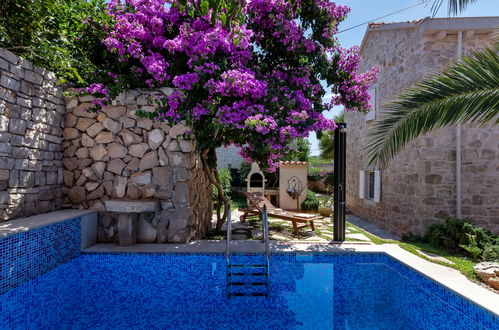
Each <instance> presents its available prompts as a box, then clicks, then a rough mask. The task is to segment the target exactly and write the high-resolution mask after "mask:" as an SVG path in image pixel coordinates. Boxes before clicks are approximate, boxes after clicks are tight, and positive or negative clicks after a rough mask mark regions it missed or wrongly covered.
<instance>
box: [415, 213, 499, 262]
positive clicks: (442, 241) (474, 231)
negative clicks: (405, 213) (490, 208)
mask: <svg viewBox="0 0 499 330" xmlns="http://www.w3.org/2000/svg"><path fill="white" fill-rule="evenodd" d="M424 240H425V241H427V242H429V243H430V244H432V245H434V246H436V247H441V248H444V249H447V250H452V251H456V252H464V253H467V254H468V255H470V256H471V257H472V258H473V259H474V260H477V259H482V260H486V261H490V260H498V259H499V237H498V236H497V235H494V234H492V233H491V232H489V231H488V230H485V229H483V228H480V227H476V226H475V225H473V224H472V223H470V222H468V221H465V220H462V219H457V218H452V217H449V218H447V219H446V220H445V222H444V223H439V224H433V225H431V226H430V227H428V231H427V232H426V235H425V236H424Z"/></svg>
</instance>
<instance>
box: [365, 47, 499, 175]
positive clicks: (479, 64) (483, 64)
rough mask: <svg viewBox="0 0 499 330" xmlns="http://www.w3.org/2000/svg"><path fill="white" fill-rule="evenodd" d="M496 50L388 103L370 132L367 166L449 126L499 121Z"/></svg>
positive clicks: (477, 54)
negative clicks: (416, 139)
mask: <svg viewBox="0 0 499 330" xmlns="http://www.w3.org/2000/svg"><path fill="white" fill-rule="evenodd" d="M497 49H498V48H497V47H495V48H494V49H484V50H483V51H480V52H475V53H474V54H473V55H472V56H471V57H469V56H466V57H463V59H462V60H460V61H459V62H456V63H454V64H452V65H451V66H449V67H448V68H447V69H446V70H445V71H443V72H442V73H440V74H438V75H435V76H432V77H430V78H427V79H425V80H423V81H422V82H420V83H417V84H416V85H415V87H413V88H410V89H408V90H406V91H405V92H403V93H402V94H401V95H400V96H399V97H398V99H397V100H395V101H392V102H389V103H388V104H387V105H386V110H384V111H383V112H382V113H381V115H380V117H379V118H378V119H377V120H376V121H375V122H374V125H373V127H372V128H371V130H370V132H369V137H368V141H370V142H369V143H368V145H367V160H368V161H369V164H370V165H377V166H386V165H387V164H388V162H389V161H390V160H391V159H392V158H393V157H394V156H395V154H396V153H397V152H398V151H400V150H401V149H402V148H403V147H404V146H405V144H407V143H408V142H410V141H412V140H414V139H415V138H417V137H419V136H421V135H424V134H426V133H428V132H430V131H434V130H436V129H439V128H442V127H444V126H447V125H452V124H462V123H465V122H466V123H472V124H478V125H483V124H485V123H488V122H492V124H493V125H497V124H499V119H498V114H499V55H498V53H497Z"/></svg>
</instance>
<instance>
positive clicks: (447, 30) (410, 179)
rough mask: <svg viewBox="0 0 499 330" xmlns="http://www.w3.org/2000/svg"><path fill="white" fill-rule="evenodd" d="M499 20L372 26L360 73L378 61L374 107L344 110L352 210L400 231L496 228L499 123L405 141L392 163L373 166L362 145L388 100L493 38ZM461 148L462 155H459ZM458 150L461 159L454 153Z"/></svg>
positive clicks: (439, 20)
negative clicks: (449, 224)
mask: <svg viewBox="0 0 499 330" xmlns="http://www.w3.org/2000/svg"><path fill="white" fill-rule="evenodd" d="M497 26H499V17H472V18H471V17H470V18H435V19H431V18H425V19H422V20H417V21H411V22H400V23H373V24H370V25H369V26H368V28H367V31H366V33H365V36H364V40H363V42H362V44H361V48H360V52H361V56H362V61H361V65H360V68H359V70H360V71H361V72H362V71H365V70H366V69H368V68H370V67H372V66H373V65H379V66H380V67H381V72H380V74H379V77H378V79H377V81H376V82H375V84H374V85H373V86H372V87H371V90H370V93H371V96H372V105H373V109H374V110H372V111H371V112H369V113H368V114H366V115H364V114H361V113H357V112H347V113H346V123H347V127H348V133H347V182H348V183H347V209H348V210H349V211H351V212H352V213H354V214H356V215H358V216H361V217H364V218H367V219H371V220H373V221H375V222H377V223H378V224H380V225H382V226H383V227H385V228H387V229H389V230H391V231H393V232H395V233H397V234H399V235H401V234H403V233H407V232H412V233H415V234H423V233H424V232H425V230H426V228H427V227H428V225H430V224H432V223H435V222H439V221H442V219H444V218H446V217H448V216H457V217H459V218H465V219H469V220H471V221H473V222H474V223H476V224H477V225H480V226H483V227H485V228H487V229H489V230H491V231H493V232H495V233H499V127H497V126H496V127H495V128H492V127H482V128H478V127H470V126H467V125H464V126H463V127H456V126H454V127H448V128H444V129H441V130H439V131H436V132H432V133H430V134H427V135H425V136H423V137H420V138H418V139H417V140H415V141H413V142H411V143H410V144H408V145H407V146H406V147H405V148H404V149H403V150H402V151H401V152H400V153H399V154H398V155H397V156H396V157H395V158H394V159H393V160H392V161H391V163H390V164H389V166H388V167H387V168H383V169H379V168H369V167H367V162H366V160H365V151H364V146H365V145H366V141H367V139H368V135H367V134H368V129H369V127H370V126H371V125H372V123H373V120H374V119H376V118H377V117H379V116H380V113H382V112H383V109H384V108H383V104H384V103H385V102H386V101H389V100H391V99H393V98H395V97H396V96H397V95H398V94H399V93H400V92H401V91H402V90H403V89H404V88H407V87H410V86H411V85H413V84H414V83H416V82H417V81H420V80H421V79H423V78H424V77H426V76H428V75H430V74H432V73H435V72H439V71H440V70H441V69H442V68H443V67H445V66H446V65H448V64H449V63H450V62H452V61H455V60H456V59H458V58H459V57H460V56H461V54H462V55H467V54H470V53H471V52H472V51H474V50H478V49H480V48H482V47H484V46H487V45H489V44H490V43H491V41H492V39H491V37H492V31H493V30H494V28H496V27H497ZM456 150H458V152H457V153H456ZM456 155H457V156H456Z"/></svg>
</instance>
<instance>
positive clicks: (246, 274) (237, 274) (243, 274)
mask: <svg viewBox="0 0 499 330" xmlns="http://www.w3.org/2000/svg"><path fill="white" fill-rule="evenodd" d="M228 275H229V276H231V275H233V276H249V275H252V276H267V273H228Z"/></svg>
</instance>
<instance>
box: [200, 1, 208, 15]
mask: <svg viewBox="0 0 499 330" xmlns="http://www.w3.org/2000/svg"><path fill="white" fill-rule="evenodd" d="M209 9H210V4H209V3H208V1H206V0H203V1H202V2H201V14H203V16H204V15H206V14H208V10H209Z"/></svg>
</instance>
